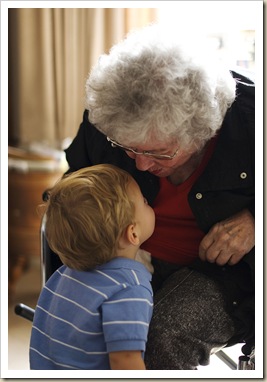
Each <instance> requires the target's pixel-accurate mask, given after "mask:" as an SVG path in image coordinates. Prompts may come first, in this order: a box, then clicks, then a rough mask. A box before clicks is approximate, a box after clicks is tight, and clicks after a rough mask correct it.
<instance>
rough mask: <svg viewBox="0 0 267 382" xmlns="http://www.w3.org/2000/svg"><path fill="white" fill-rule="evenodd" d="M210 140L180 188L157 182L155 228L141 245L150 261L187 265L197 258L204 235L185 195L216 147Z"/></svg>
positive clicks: (162, 181) (154, 205) (162, 180)
mask: <svg viewBox="0 0 267 382" xmlns="http://www.w3.org/2000/svg"><path fill="white" fill-rule="evenodd" d="M215 143H216V139H212V140H211V143H210V145H209V146H208V149H207V151H206V153H205V155H204V157H203V159H202V162H201V164H200V165H199V166H198V168H197V169H196V170H195V171H194V172H193V174H192V175H191V176H190V177H189V178H188V179H187V180H186V181H185V182H183V183H182V184H179V185H178V186H175V185H173V184H172V183H170V182H169V181H168V179H167V178H160V191H159V193H158V195H157V197H156V199H155V200H154V204H153V208H154V211H155V215H156V227H155V231H154V233H153V235H152V236H151V237H150V238H149V239H148V240H147V241H146V242H145V243H144V244H143V245H142V248H143V249H145V250H146V251H148V252H150V253H151V255H152V256H153V257H156V258H158V259H161V260H164V261H168V262H171V263H176V264H180V265H188V264H191V263H192V262H193V260H194V259H195V258H196V257H198V252H199V251H198V248H199V244H200V242H201V240H202V238H203V237H204V235H205V233H204V232H203V231H201V230H200V228H199V227H198V225H197V223H196V220H195V217H194V215H193V213H192V211H191V208H190V206H189V203H188V199H187V196H188V193H189V191H190V190H191V188H192V186H193V184H194V183H195V182H196V180H197V178H198V177H199V176H200V174H201V173H202V172H203V171H204V169H205V167H206V165H207V163H208V161H209V159H210V157H211V155H212V153H213V150H214V147H215Z"/></svg>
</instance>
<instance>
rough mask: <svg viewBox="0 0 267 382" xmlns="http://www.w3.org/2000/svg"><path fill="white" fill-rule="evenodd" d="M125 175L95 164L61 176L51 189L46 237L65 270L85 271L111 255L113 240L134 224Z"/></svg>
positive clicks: (128, 178)
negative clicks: (65, 266)
mask: <svg viewBox="0 0 267 382" xmlns="http://www.w3.org/2000/svg"><path fill="white" fill-rule="evenodd" d="M131 180H132V177H131V176H130V174H128V173H127V172H126V171H124V170H121V169H119V168H117V167H115V166H113V165H107V164H102V165H96V166H92V167H88V168H83V169H81V170H79V171H76V172H74V173H72V174H69V175H66V176H65V177H64V178H62V179H61V180H60V181H58V182H57V183H56V184H55V186H54V187H53V189H52V190H51V194H50V198H49V201H48V205H47V209H46V217H47V223H46V237H47V241H48V244H49V246H50V247H51V249H52V250H53V251H54V252H55V253H57V254H58V255H59V257H60V259H61V261H62V262H63V264H65V265H67V266H68V267H70V268H73V269H77V270H88V269H92V268H95V267H96V266H98V265H101V264H103V263H106V262H108V261H109V260H111V259H112V258H113V257H114V256H115V255H116V250H117V248H118V241H119V238H120V237H121V235H122V233H123V232H124V230H125V229H126V227H127V226H128V225H129V224H131V223H132V222H133V220H134V204H133V203H132V202H131V200H130V199H129V196H128V194H127V187H128V185H129V182H130V181H131Z"/></svg>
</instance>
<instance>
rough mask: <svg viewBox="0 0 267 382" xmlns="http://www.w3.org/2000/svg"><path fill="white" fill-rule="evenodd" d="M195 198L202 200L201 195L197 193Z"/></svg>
mask: <svg viewBox="0 0 267 382" xmlns="http://www.w3.org/2000/svg"><path fill="white" fill-rule="evenodd" d="M196 198H197V199H199V200H200V199H202V194H201V192H198V193H197V194H196Z"/></svg>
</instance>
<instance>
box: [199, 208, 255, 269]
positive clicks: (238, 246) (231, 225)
mask: <svg viewBox="0 0 267 382" xmlns="http://www.w3.org/2000/svg"><path fill="white" fill-rule="evenodd" d="M254 245H255V220H254V217H253V216H252V215H251V213H250V212H249V210H247V209H245V210H242V211H241V212H239V213H238V214H236V215H234V216H232V217H230V218H228V219H226V220H223V221H221V222H219V223H217V224H215V225H214V226H213V227H212V228H211V229H210V231H209V232H208V233H207V235H206V236H205V237H204V238H203V240H202V241H201V243H200V246H199V257H200V258H201V260H203V261H205V260H206V261H209V262H210V263H214V262H215V263H217V264H218V265H224V264H227V263H228V264H229V265H234V264H237V263H238V262H239V261H240V260H241V259H242V257H243V256H244V255H245V254H246V253H248V252H249V251H250V250H251V249H252V248H253V247H254Z"/></svg>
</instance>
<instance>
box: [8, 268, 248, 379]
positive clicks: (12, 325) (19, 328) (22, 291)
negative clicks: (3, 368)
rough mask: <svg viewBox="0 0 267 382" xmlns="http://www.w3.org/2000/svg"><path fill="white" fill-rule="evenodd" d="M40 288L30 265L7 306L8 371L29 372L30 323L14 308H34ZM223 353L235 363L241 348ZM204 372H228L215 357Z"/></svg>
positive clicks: (230, 349)
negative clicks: (20, 306)
mask: <svg viewBox="0 0 267 382" xmlns="http://www.w3.org/2000/svg"><path fill="white" fill-rule="evenodd" d="M40 287H41V277H40V269H39V264H38V262H35V263H32V264H31V266H30V268H29V270H28V271H27V272H25V274H24V275H23V276H22V277H21V279H20V280H19V282H18V283H17V286H16V293H15V296H14V299H13V302H12V303H11V304H10V306H9V317H8V370H29V362H28V348H29V339H30V332H31V322H30V321H28V320H26V319H24V318H21V317H19V316H17V315H16V314H15V313H14V306H15V305H16V304H17V303H21V302H22V303H24V304H26V305H29V306H30V307H33V308H34V306H35V304H36V302H37V298H38V294H39V291H40ZM225 352H226V353H227V354H228V355H229V356H230V357H231V358H232V359H233V360H234V361H235V362H238V357H239V356H240V355H241V346H240V345H236V346H233V347H231V348H228V349H226V350H225ZM202 369H203V370H206V371H207V372H209V373H212V372H213V371H214V376H218V373H220V372H224V371H227V370H230V369H229V367H228V366H227V365H226V364H225V363H223V362H222V361H221V360H220V359H219V358H218V357H217V356H216V355H212V356H211V362H210V365H209V366H205V367H200V368H199V370H200V371H201V370H202Z"/></svg>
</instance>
